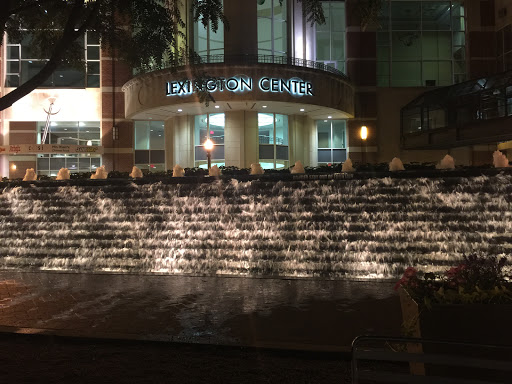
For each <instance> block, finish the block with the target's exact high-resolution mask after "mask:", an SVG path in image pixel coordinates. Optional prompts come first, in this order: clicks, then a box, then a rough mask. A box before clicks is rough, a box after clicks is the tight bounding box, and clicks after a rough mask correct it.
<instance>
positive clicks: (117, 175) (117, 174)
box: [107, 171, 130, 179]
mask: <svg viewBox="0 0 512 384" xmlns="http://www.w3.org/2000/svg"><path fill="white" fill-rule="evenodd" d="M129 177H130V172H121V171H111V172H109V173H108V176H107V178H108V179H127V178H129Z"/></svg>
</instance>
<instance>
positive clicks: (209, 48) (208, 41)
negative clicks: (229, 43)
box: [194, 20, 224, 62]
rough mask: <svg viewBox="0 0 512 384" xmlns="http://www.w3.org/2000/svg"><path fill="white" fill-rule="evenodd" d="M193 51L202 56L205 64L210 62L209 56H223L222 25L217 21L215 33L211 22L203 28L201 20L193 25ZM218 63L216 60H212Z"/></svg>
mask: <svg viewBox="0 0 512 384" xmlns="http://www.w3.org/2000/svg"><path fill="white" fill-rule="evenodd" d="M194 49H195V51H196V52H197V54H198V55H200V56H203V60H204V61H205V62H210V60H212V59H211V58H209V57H208V56H210V55H223V54H224V23H222V21H219V25H218V28H217V31H215V32H214V31H213V29H212V24H211V22H210V23H208V26H207V27H205V26H204V25H203V23H202V22H201V20H198V21H196V22H195V24H194ZM213 61H218V60H213Z"/></svg>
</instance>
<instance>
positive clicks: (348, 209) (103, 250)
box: [0, 174, 512, 278]
mask: <svg viewBox="0 0 512 384" xmlns="http://www.w3.org/2000/svg"><path fill="white" fill-rule="evenodd" d="M511 181H512V175H509V174H498V175H492V176H477V177H445V178H410V179H398V178H390V177H386V178H374V179H367V180H316V181H293V180H292V181H279V182H272V181H265V180H263V179H261V180H252V181H237V180H235V179H232V180H219V181H215V182H211V183H182V184H176V183H175V182H173V183H167V182H156V183H145V182H144V181H123V182H115V183H109V182H108V180H107V181H105V182H96V181H88V182H86V183H82V184H78V183H75V185H74V184H73V182H72V181H70V182H67V183H59V182H51V183H39V184H38V183H32V184H29V183H25V184H24V185H22V186H21V185H18V186H16V185H6V186H4V188H3V190H2V191H1V194H0V239H1V240H0V268H2V269H13V270H60V271H80V272H124V273H127V272H128V273H164V274H207V275H213V274H227V275H242V276H295V277H302V276H304V277H330V278H344V277H348V278H392V277H393V278H394V277H397V276H398V275H400V274H401V273H402V271H403V270H404V269H405V268H406V267H408V266H416V267H420V268H422V269H426V270H430V271H439V270H445V269H446V267H447V266H450V265H453V264H454V263H456V262H457V260H459V259H460V258H461V257H462V255H463V254H471V253H476V254H480V255H496V256H507V257H510V256H512V246H511V244H512V204H511V201H512V197H511V196H512V183H511ZM511 260H512V259H511Z"/></svg>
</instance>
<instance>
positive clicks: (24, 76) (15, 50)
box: [5, 32, 100, 88]
mask: <svg viewBox="0 0 512 384" xmlns="http://www.w3.org/2000/svg"><path fill="white" fill-rule="evenodd" d="M78 42H79V44H80V45H81V46H82V47H83V52H84V59H85V61H86V65H85V67H84V68H83V69H77V68H72V67H66V66H65V65H63V66H60V67H59V68H58V69H57V70H56V71H54V72H53V73H52V74H51V76H50V77H49V78H48V79H47V80H46V81H45V82H44V83H43V84H42V85H41V88H51V87H58V88H66V87H71V88H84V87H99V86H100V81H99V74H100V68H99V64H100V45H99V37H98V34H97V33H94V32H87V33H86V34H84V36H83V37H81V38H79V39H78ZM31 44H32V36H31V35H30V34H27V35H25V36H24V38H23V39H22V41H21V42H20V41H11V40H9V39H8V41H7V47H6V48H7V63H8V64H7V74H6V81H5V86H6V87H17V86H19V85H20V84H22V83H25V82H26V81H28V80H30V79H31V78H32V77H34V76H35V75H36V74H37V73H39V71H40V70H41V69H42V68H43V67H44V65H45V64H46V61H47V60H45V59H41V58H36V56H35V53H34V52H33V51H32V49H31Z"/></svg>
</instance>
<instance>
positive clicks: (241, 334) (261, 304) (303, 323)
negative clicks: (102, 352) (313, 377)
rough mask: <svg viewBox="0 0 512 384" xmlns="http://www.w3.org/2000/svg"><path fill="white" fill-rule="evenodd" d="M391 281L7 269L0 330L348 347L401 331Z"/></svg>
mask: <svg viewBox="0 0 512 384" xmlns="http://www.w3.org/2000/svg"><path fill="white" fill-rule="evenodd" d="M393 284H394V282H377V281H347V280H320V279H319V280H311V279H279V278H268V279H267V278H244V277H195V276H161V275H118V274H71V273H55V272H33V273H30V272H6V271H3V272H0V331H3V332H18V333H44V334H54V335H62V336H77V337H93V338H119V339H134V340H159V341H172V342H185V343H200V344H216V345H236V346H249V347H269V348H283V349H299V350H309V351H348V350H349V348H350V343H351V341H352V339H353V338H354V337H355V336H357V335H360V334H378V335H390V336H393V335H394V336H397V335H399V332H400V324H401V312H400V304H399V300H398V295H397V294H396V293H395V292H394V291H393V288H392V287H393Z"/></svg>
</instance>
